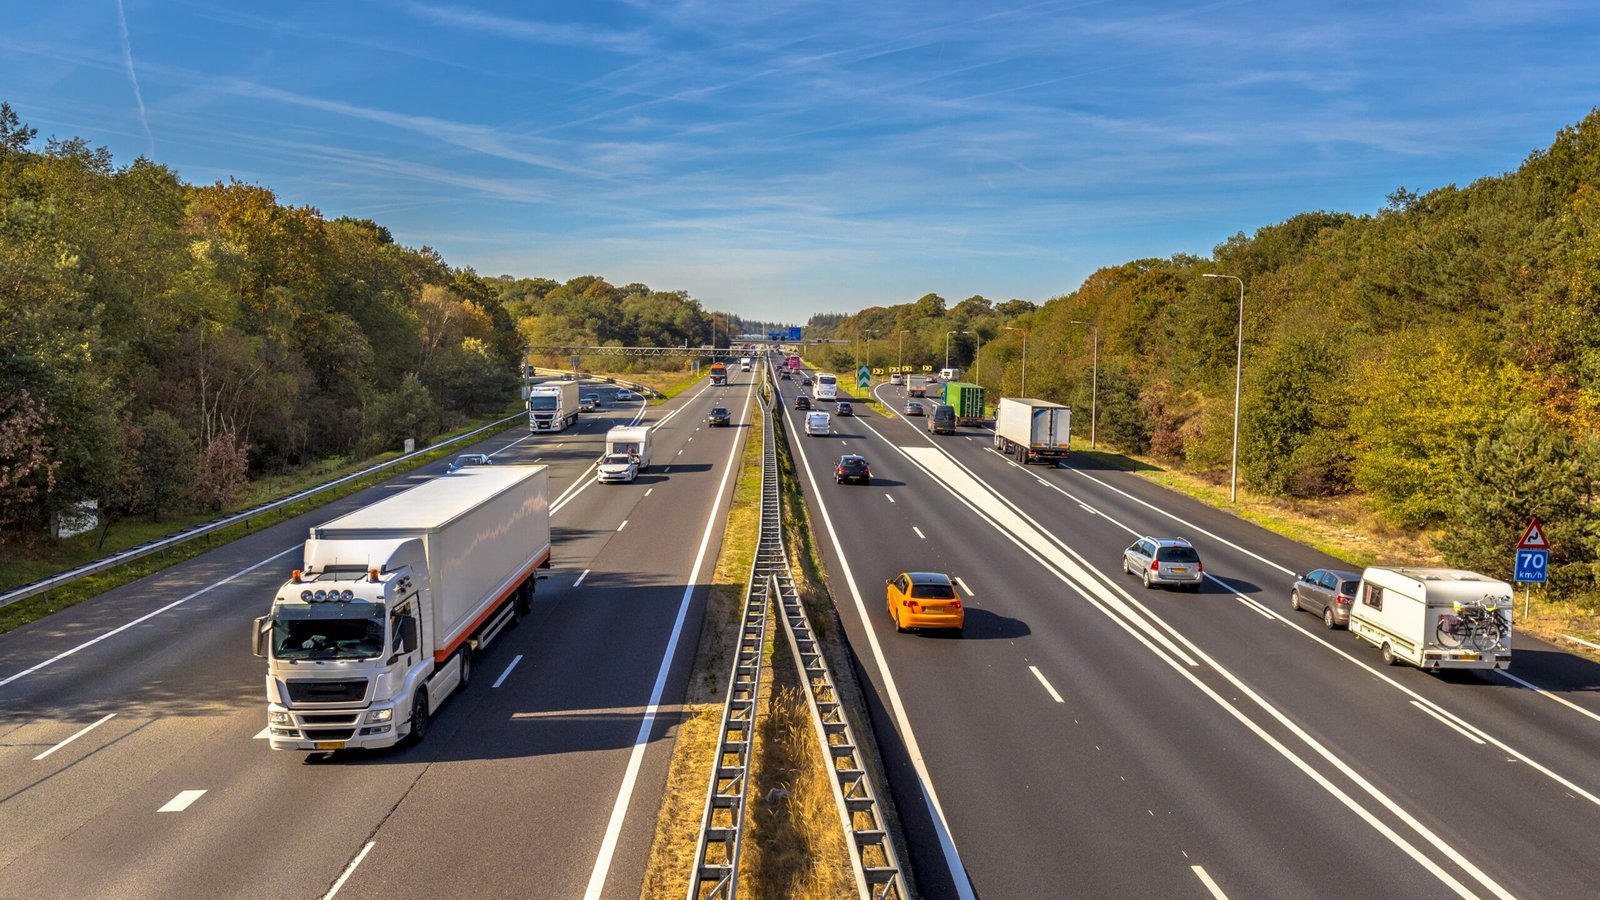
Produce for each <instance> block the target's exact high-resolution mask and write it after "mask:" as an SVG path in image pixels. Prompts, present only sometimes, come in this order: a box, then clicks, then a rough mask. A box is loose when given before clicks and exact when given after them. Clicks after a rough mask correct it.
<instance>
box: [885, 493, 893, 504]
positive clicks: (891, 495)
mask: <svg viewBox="0 0 1600 900" xmlns="http://www.w3.org/2000/svg"><path fill="white" fill-rule="evenodd" d="M883 496H884V497H886V498H888V500H889V502H890V503H893V502H895V501H894V495H893V494H884V495H883Z"/></svg>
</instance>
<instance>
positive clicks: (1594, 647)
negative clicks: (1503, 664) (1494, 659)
mask: <svg viewBox="0 0 1600 900" xmlns="http://www.w3.org/2000/svg"><path fill="white" fill-rule="evenodd" d="M1562 637H1564V638H1566V639H1567V640H1569V641H1571V642H1573V643H1574V644H1582V645H1584V646H1585V647H1588V648H1589V649H1590V650H1600V644H1596V643H1592V642H1590V641H1586V640H1584V639H1583V638H1578V637H1573V636H1572V635H1570V634H1563V635H1562ZM1497 671H1504V670H1503V669H1501V670H1497Z"/></svg>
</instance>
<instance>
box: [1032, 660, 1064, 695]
mask: <svg viewBox="0 0 1600 900" xmlns="http://www.w3.org/2000/svg"><path fill="white" fill-rule="evenodd" d="M1028 669H1029V670H1031V671H1032V672H1033V677H1035V678H1037V679H1039V683H1040V684H1042V685H1044V689H1045V690H1047V691H1049V692H1050V696H1051V697H1053V698H1055V701H1056V702H1057V703H1065V702H1067V701H1065V700H1063V699H1061V695H1060V694H1058V693H1056V689H1055V688H1053V687H1051V686H1050V682H1048V681H1046V680H1045V677H1044V673H1043V672H1041V671H1039V667H1038V666H1029V667H1028Z"/></svg>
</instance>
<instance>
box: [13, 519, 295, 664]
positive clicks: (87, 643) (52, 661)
mask: <svg viewBox="0 0 1600 900" xmlns="http://www.w3.org/2000/svg"><path fill="white" fill-rule="evenodd" d="M303 549H305V545H304V544H295V545H294V546H293V547H290V548H289V549H287V550H280V551H278V552H277V553H274V554H272V555H271V556H269V557H267V558H266V559H263V560H262V561H260V562H258V563H256V564H255V565H253V566H250V567H249V568H245V569H240V570H239V571H237V572H235V573H233V574H232V575H229V576H228V577H227V578H224V579H222V580H221V581H217V582H213V583H211V584H208V585H206V586H205V587H203V588H201V589H199V590H198V591H195V592H194V593H192V594H185V595H184V596H182V597H179V598H178V599H176V600H174V601H172V602H171V603H168V604H167V605H166V606H163V607H161V608H160V609H156V610H152V611H150V612H147V613H145V614H144V615H142V616H140V617H139V618H137V619H134V620H133V621H131V622H126V623H124V624H122V625H118V626H117V627H116V628H113V629H111V630H110V631H108V632H106V633H105V634H102V635H100V636H98V637H94V638H90V639H89V640H87V641H84V642H83V643H81V644H79V645H78V646H76V647H73V648H72V649H70V650H63V651H61V652H60V653H57V654H56V655H55V656H52V657H50V658H49V659H47V660H45V661H43V662H38V663H34V664H33V665H31V666H29V667H28V668H26V669H23V670H22V671H21V672H18V673H17V674H15V675H8V676H6V677H5V678H0V687H5V686H6V685H8V684H10V683H11V682H13V681H16V680H17V679H18V678H21V677H23V676H24V675H32V674H33V673H34V672H37V671H39V670H40V669H42V668H44V667H45V666H49V665H53V664H55V663H58V662H60V661H61V660H63V659H66V658H67V657H69V656H71V655H73V654H74V653H77V652H78V651H79V650H83V649H85V648H88V647H93V646H94V645H95V644H98V643H100V642H101V641H103V640H105V639H106V638H108V637H113V636H115V635H118V634H121V633H122V632H124V631H127V630H128V629H129V628H132V627H133V626H135V625H138V624H139V623H141V622H146V621H149V620H150V619H153V618H155V617H156V616H159V615H161V614H162V613H164V612H166V611H167V610H169V609H176V608H177V607H179V606H182V605H183V604H185V603H188V602H189V601H190V600H193V599H194V598H196V597H198V596H200V595H201V594H205V593H207V592H209V591H214V590H216V589H217V588H219V587H222V586H223V585H225V584H227V583H228V582H230V581H233V580H234V579H236V578H239V577H241V576H244V575H248V574H250V573H251V572H254V571H255V570H257V569H259V568H261V567H262V566H264V565H266V564H267V563H269V562H273V561H274V560H276V559H277V558H278V557H280V556H287V555H288V554H290V553H293V552H295V551H296V550H303Z"/></svg>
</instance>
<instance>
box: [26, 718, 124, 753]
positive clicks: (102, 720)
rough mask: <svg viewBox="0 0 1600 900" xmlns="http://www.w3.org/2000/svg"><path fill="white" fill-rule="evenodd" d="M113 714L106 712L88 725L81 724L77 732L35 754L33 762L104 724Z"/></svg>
mask: <svg viewBox="0 0 1600 900" xmlns="http://www.w3.org/2000/svg"><path fill="white" fill-rule="evenodd" d="M114 716H116V713H106V714H105V715H103V716H101V717H100V720H99V721H97V722H94V723H92V724H89V725H85V726H83V727H82V728H80V729H78V730H77V732H76V733H75V734H73V735H72V737H69V738H67V739H66V740H64V741H62V742H61V743H59V744H57V745H55V746H54V747H51V748H50V749H49V750H46V751H45V752H43V753H41V754H39V755H38V756H35V757H34V758H33V761H34V762H38V761H39V760H41V759H44V758H45V757H47V756H49V755H50V754H52V753H54V752H56V751H57V750H60V749H61V748H62V747H65V746H66V745H68V744H70V743H72V742H73V741H75V740H77V739H78V738H81V737H83V736H84V735H86V734H88V733H89V732H91V731H93V730H95V729H96V728H99V727H100V726H101V725H104V724H105V723H107V722H109V721H110V720H111V719H112V718H113V717H114Z"/></svg>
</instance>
